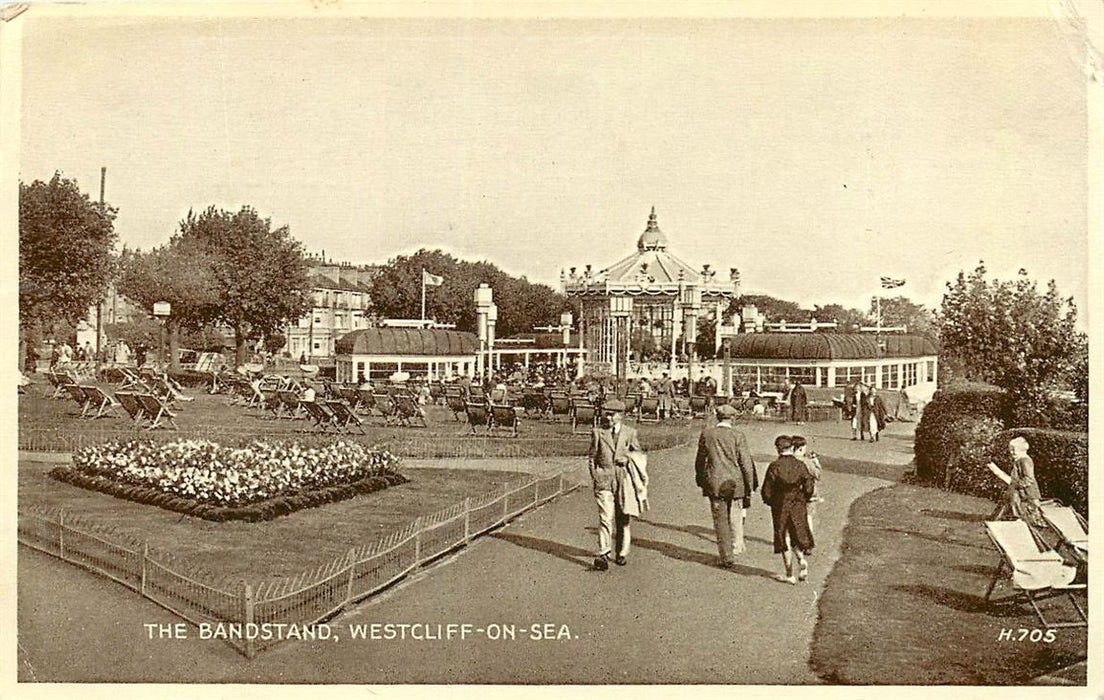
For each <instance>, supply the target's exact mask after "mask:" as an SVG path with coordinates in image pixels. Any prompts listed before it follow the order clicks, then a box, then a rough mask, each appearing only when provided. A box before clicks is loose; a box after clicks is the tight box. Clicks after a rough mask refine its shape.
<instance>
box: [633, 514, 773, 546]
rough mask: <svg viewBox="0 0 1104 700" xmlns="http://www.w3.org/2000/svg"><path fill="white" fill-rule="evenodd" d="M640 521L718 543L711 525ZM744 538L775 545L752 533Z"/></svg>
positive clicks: (642, 519)
mask: <svg viewBox="0 0 1104 700" xmlns="http://www.w3.org/2000/svg"><path fill="white" fill-rule="evenodd" d="M638 522H641V523H646V524H648V525H651V526H653V527H658V528H660V529H662V530H671V531H672V532H685V533H686V534H688V535H693V536H694V537H697V538H699V539H703V540H705V541H706V542H709V543H712V544H716V543H717V537H716V533H714V532H713V528H711V527H705V526H703V525H675V524H674V523H658V522H655V521H654V520H645V519H644V518H640V519H639V521H638ZM744 539H745V540H747V541H749V542H759V543H760V544H769V545H771V546H773V545H774V541H773V540H766V539H763V538H762V537H752V536H751V535H747V534H745V535H744Z"/></svg>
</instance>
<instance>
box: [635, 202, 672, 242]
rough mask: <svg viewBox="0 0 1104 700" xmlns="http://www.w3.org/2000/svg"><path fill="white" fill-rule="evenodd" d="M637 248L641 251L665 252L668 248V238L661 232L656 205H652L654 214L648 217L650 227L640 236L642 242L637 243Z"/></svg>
mask: <svg viewBox="0 0 1104 700" xmlns="http://www.w3.org/2000/svg"><path fill="white" fill-rule="evenodd" d="M636 247H637V249H639V250H665V249H666V248H667V236H665V235H663V231H660V230H659V221H658V220H657V219H656V212H655V205H652V213H651V214H649V215H648V226H647V227H646V228H645V229H644V233H642V234H640V240H638V241H637V242H636Z"/></svg>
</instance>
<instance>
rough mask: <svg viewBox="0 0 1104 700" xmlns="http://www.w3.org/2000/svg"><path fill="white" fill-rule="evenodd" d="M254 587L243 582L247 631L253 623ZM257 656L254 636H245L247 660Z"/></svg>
mask: <svg viewBox="0 0 1104 700" xmlns="http://www.w3.org/2000/svg"><path fill="white" fill-rule="evenodd" d="M253 605H254V601H253V587H252V586H250V585H249V584H248V583H246V582H245V581H242V608H243V611H242V612H243V613H244V615H243V617H244V618H245V619H244V620H243V622H245V629H249V625H251V624H252V623H253V613H254V610H253ZM256 654H257V649H256V647H255V645H254V641H253V636H252V635H248V634H247V635H245V658H247V659H252V658H253V657H254V656H256Z"/></svg>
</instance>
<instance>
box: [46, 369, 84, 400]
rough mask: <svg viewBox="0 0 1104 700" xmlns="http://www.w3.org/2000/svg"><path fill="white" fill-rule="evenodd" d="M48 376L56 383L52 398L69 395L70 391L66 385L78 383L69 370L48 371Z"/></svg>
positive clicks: (52, 382) (51, 381)
mask: <svg viewBox="0 0 1104 700" xmlns="http://www.w3.org/2000/svg"><path fill="white" fill-rule="evenodd" d="M46 378H47V379H49V380H50V383H51V384H53V385H54V392H53V393H52V394H50V398H51V399H61V398H64V397H66V396H68V395H69V393H68V390H66V388H65V387H67V386H69V385H70V384H76V383H77V380H76V379H73V377H71V376H70V375H69V373H68V372H47V373H46Z"/></svg>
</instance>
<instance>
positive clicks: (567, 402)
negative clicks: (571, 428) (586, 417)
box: [549, 391, 571, 420]
mask: <svg viewBox="0 0 1104 700" xmlns="http://www.w3.org/2000/svg"><path fill="white" fill-rule="evenodd" d="M549 399H550V402H551V405H550V408H549V412H550V413H551V414H552V420H556V416H564V417H566V418H568V419H570V418H571V399H570V398H569V397H568V395H567V394H564V393H561V392H558V391H556V392H553V393H552V395H551V396H550V397H549Z"/></svg>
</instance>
